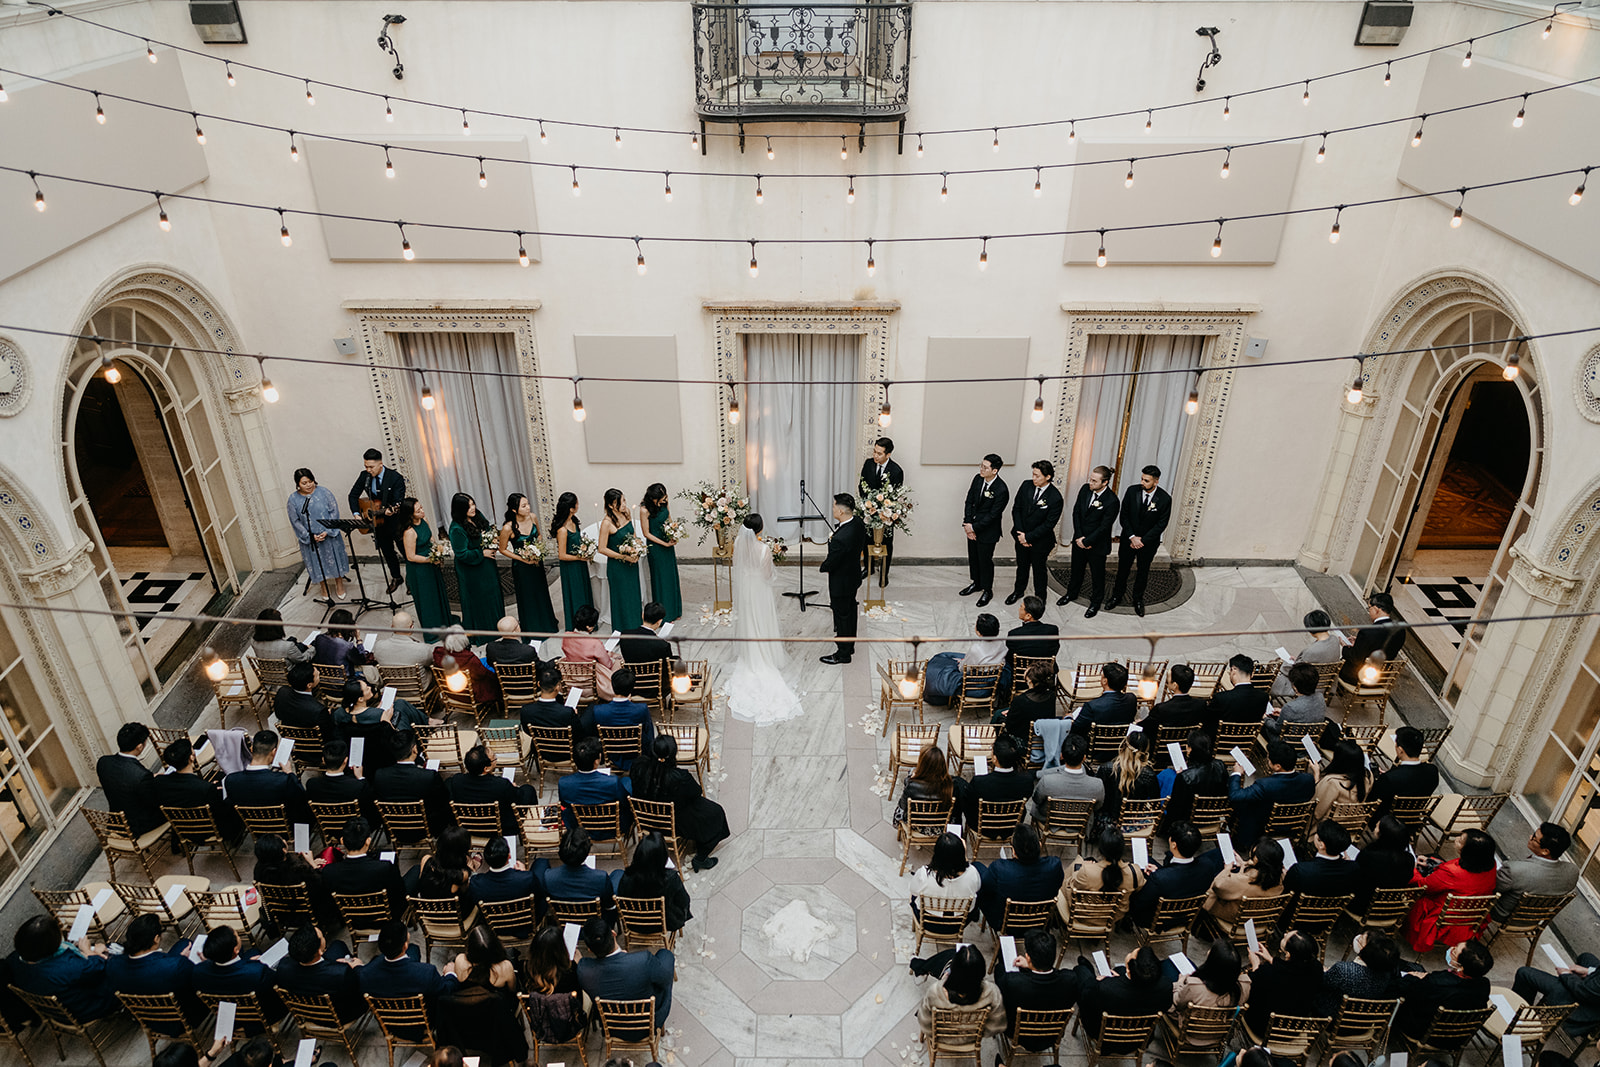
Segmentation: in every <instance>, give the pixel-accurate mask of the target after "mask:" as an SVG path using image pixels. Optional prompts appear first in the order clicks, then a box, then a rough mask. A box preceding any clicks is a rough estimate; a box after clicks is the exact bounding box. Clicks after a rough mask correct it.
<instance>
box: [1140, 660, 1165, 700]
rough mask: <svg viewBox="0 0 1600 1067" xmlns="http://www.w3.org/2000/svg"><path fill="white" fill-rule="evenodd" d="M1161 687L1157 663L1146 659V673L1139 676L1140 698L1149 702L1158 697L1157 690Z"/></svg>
mask: <svg viewBox="0 0 1600 1067" xmlns="http://www.w3.org/2000/svg"><path fill="white" fill-rule="evenodd" d="M1160 688H1161V679H1160V678H1159V677H1157V676H1156V665H1155V664H1154V663H1153V662H1150V661H1148V660H1147V661H1145V665H1144V673H1142V674H1141V675H1140V676H1139V699H1140V700H1142V701H1144V702H1146V703H1149V702H1150V701H1152V700H1154V699H1155V698H1156V692H1157V690H1159V689H1160Z"/></svg>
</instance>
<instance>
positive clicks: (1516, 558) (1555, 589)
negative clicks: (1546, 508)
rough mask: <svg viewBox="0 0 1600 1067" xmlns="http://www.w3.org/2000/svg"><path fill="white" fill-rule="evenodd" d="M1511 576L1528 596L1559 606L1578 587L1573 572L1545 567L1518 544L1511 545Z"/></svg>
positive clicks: (1577, 580) (1577, 579)
mask: <svg viewBox="0 0 1600 1067" xmlns="http://www.w3.org/2000/svg"><path fill="white" fill-rule="evenodd" d="M1509 551H1510V553H1511V559H1512V563H1511V576H1512V577H1513V578H1515V579H1516V580H1517V583H1518V584H1519V585H1521V586H1522V588H1524V589H1526V590H1527V591H1528V594H1529V595H1530V596H1535V597H1538V598H1539V599H1540V600H1543V601H1545V602H1547V603H1548V604H1550V605H1551V606H1552V607H1556V608H1559V607H1561V605H1563V604H1565V603H1566V602H1567V600H1568V599H1569V598H1570V597H1571V595H1572V591H1573V590H1575V589H1577V588H1578V585H1579V582H1580V580H1579V578H1578V577H1577V576H1576V575H1573V574H1565V573H1562V572H1560V571H1557V570H1555V569H1553V568H1550V567H1545V566H1543V565H1541V564H1539V563H1536V562H1535V561H1534V560H1532V559H1530V558H1529V557H1528V555H1527V553H1525V552H1523V551H1522V549H1521V547H1520V546H1518V545H1512V546H1511V548H1510V550H1509Z"/></svg>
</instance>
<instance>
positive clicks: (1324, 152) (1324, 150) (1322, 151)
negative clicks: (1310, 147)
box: [1317, 133, 1328, 163]
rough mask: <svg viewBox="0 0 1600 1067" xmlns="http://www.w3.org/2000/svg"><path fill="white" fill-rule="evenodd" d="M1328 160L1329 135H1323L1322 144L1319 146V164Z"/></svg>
mask: <svg viewBox="0 0 1600 1067" xmlns="http://www.w3.org/2000/svg"><path fill="white" fill-rule="evenodd" d="M1327 158H1328V135H1327V134H1326V133H1324V134H1323V135H1322V143H1321V144H1319V145H1318V146H1317V162H1318V163H1321V162H1322V161H1323V160H1324V159H1327Z"/></svg>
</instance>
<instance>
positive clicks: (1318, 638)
mask: <svg viewBox="0 0 1600 1067" xmlns="http://www.w3.org/2000/svg"><path fill="white" fill-rule="evenodd" d="M1300 624H1301V625H1302V626H1304V627H1305V628H1306V629H1308V630H1310V631H1312V633H1311V643H1310V644H1309V645H1307V646H1306V647H1305V648H1302V649H1301V650H1300V654H1299V655H1298V656H1296V657H1295V658H1294V659H1293V660H1292V661H1291V662H1289V663H1285V664H1284V665H1283V669H1282V670H1280V671H1278V677H1276V678H1274V679H1273V681H1272V689H1271V694H1272V695H1273V696H1275V697H1292V696H1294V686H1293V685H1292V684H1290V682H1289V668H1290V667H1292V666H1294V664H1296V663H1311V664H1317V663H1338V662H1339V660H1340V659H1342V658H1343V656H1344V645H1343V644H1341V643H1340V641H1339V639H1338V638H1337V637H1335V636H1334V635H1333V634H1331V633H1329V632H1328V631H1329V630H1330V629H1331V628H1332V626H1333V620H1332V619H1331V618H1329V617H1328V613H1327V612H1326V611H1322V610H1321V609H1318V610H1316V611H1308V612H1306V617H1305V618H1303V619H1301V620H1300Z"/></svg>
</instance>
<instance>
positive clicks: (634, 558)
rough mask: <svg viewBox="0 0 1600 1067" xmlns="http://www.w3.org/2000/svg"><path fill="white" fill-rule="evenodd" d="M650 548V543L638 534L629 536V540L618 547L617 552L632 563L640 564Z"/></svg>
mask: <svg viewBox="0 0 1600 1067" xmlns="http://www.w3.org/2000/svg"><path fill="white" fill-rule="evenodd" d="M649 548H650V542H648V541H646V540H645V539H644V538H643V537H641V536H639V535H638V534H629V535H628V539H627V540H626V541H624V542H622V544H620V545H618V546H617V549H616V550H617V552H618V554H619V555H622V556H624V557H626V558H627V559H628V561H629V562H630V563H638V562H639V561H640V560H641V559H643V558H644V554H645V552H647V551H648V550H649Z"/></svg>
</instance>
